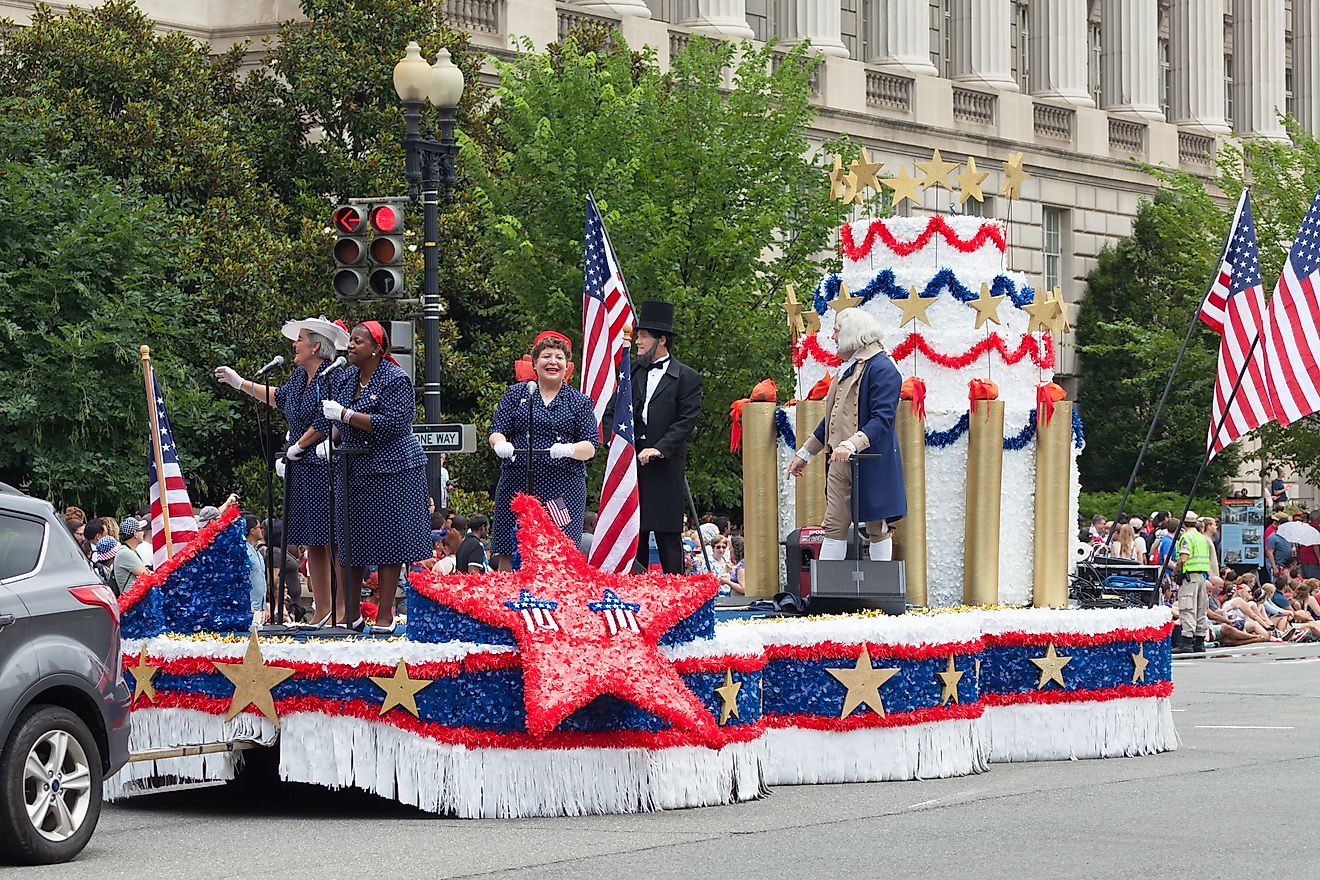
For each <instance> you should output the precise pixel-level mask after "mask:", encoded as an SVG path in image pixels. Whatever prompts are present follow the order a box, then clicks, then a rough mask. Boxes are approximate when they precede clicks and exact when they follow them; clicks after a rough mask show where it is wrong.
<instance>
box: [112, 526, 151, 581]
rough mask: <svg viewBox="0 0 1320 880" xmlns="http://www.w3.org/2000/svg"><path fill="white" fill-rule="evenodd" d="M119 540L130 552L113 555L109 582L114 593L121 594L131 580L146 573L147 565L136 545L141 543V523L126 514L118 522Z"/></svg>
mask: <svg viewBox="0 0 1320 880" xmlns="http://www.w3.org/2000/svg"><path fill="white" fill-rule="evenodd" d="M119 540H120V541H122V542H123V544H122V546H123V548H124V549H125V550H132V551H133V552H132V553H120V554H118V555H116V556H115V565H114V568H112V569H111V570H110V577H111V584H110V586H111V587H113V588H114V591H115V594H116V595H122V594H123V592H124V591H125V590H127V589H128V588H129V587H131V586H132V585H133V581H135V580H137V579H138V578H139V577H141V576H142V575H144V574H146V573H147V566H146V564H145V563H143V561H142V557H141V556H139V555H138V552H137V548H138V545H139V544H141V543H142V523H141V522H140V521H139V520H138V519H137V518H136V517H131V516H126V517H124V518H123V520H121V521H120V523H119Z"/></svg>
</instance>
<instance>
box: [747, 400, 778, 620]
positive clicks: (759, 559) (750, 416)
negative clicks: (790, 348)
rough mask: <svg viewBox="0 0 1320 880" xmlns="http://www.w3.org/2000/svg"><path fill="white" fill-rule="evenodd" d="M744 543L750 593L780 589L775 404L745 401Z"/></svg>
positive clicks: (750, 594)
mask: <svg viewBox="0 0 1320 880" xmlns="http://www.w3.org/2000/svg"><path fill="white" fill-rule="evenodd" d="M742 432H743V433H742V455H743V539H744V541H743V547H744V550H745V553H746V555H745V557H744V559H745V560H746V568H745V575H746V577H747V595H749V596H773V595H774V594H775V593H778V592H779V457H778V455H777V454H776V450H775V444H776V443H777V442H778V437H777V436H776V435H775V404H774V403H772V402H771V403H752V402H749V403H747V404H744V405H743V411H742Z"/></svg>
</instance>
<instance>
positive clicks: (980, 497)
mask: <svg viewBox="0 0 1320 880" xmlns="http://www.w3.org/2000/svg"><path fill="white" fill-rule="evenodd" d="M969 421H970V424H969V425H968V430H967V504H966V507H965V510H964V516H965V517H966V519H965V520H964V526H963V601H964V602H966V603H967V604H968V605H994V604H995V603H997V602H998V601H999V498H1000V490H1001V484H1002V482H1003V475H1004V471H1003V466H1004V402H1003V401H1002V400H978V401H976V402H975V404H974V405H973V406H972V411H971V415H970V416H969Z"/></svg>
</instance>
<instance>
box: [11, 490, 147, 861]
mask: <svg viewBox="0 0 1320 880" xmlns="http://www.w3.org/2000/svg"><path fill="white" fill-rule="evenodd" d="M128 712H129V691H128V688H127V687H126V686H125V684H124V675H123V668H122V665H121V663H120V657H119V603H118V601H117V600H116V598H115V595H114V593H113V592H112V591H111V590H110V588H109V587H107V586H106V585H105V584H104V583H102V582H101V581H100V579H99V578H97V577H96V575H95V574H94V573H93V572H92V569H91V566H90V565H89V564H88V562H87V560H86V559H84V558H83V555H82V552H81V551H80V550H79V548H78V545H77V544H76V543H75V542H74V540H73V537H72V536H71V535H70V534H69V531H68V528H67V527H66V526H65V525H64V521H63V520H62V519H60V518H59V517H57V516H56V514H55V511H54V509H53V508H52V507H51V506H50V505H49V504H47V503H46V502H45V501H39V500H37V499H34V498H29V497H28V496H26V495H23V494H21V493H19V492H17V491H15V490H13V489H10V488H9V487H7V486H4V485H3V484H0V744H3V745H2V746H0V748H3V751H2V752H0V858H3V859H5V860H6V861H9V862H12V863H14V864H23V865H36V864H48V863H51V862H63V861H67V860H69V859H71V858H73V857H74V856H76V855H78V853H79V852H81V851H82V848H83V847H84V846H86V845H87V841H88V839H89V838H90V837H91V836H92V831H94V830H95V828H96V822H97V820H98V819H99V818H100V815H101V782H102V780H103V779H105V778H106V777H107V776H109V775H112V774H114V773H115V772H117V771H118V770H119V768H120V767H122V766H123V765H124V764H125V762H127V760H128V732H129V725H128Z"/></svg>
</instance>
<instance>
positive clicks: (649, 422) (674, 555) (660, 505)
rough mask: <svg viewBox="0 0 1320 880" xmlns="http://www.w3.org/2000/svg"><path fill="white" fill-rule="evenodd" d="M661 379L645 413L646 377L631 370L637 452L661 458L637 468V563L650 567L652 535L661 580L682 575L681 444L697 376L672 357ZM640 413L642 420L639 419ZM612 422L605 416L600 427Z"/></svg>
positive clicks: (694, 405) (696, 400) (691, 420)
mask: <svg viewBox="0 0 1320 880" xmlns="http://www.w3.org/2000/svg"><path fill="white" fill-rule="evenodd" d="M663 369H664V375H663V376H662V377H661V378H660V381H659V384H658V385H656V389H655V394H654V395H653V396H652V397H651V404H650V407H649V408H647V407H646V406H645V403H646V380H647V375H648V373H649V372H650V370H649V369H648V368H645V367H642V366H640V365H637V366H634V367H633V372H632V387H633V418H634V420H635V426H636V435H637V440H636V442H637V451H638V452H639V453H640V452H641V451H642V450H644V449H655V450H657V451H659V453H660V455H661V456H662V457H661V458H656V459H652V460H651V462H650V463H649V464H645V465H642V464H640V463H639V465H638V467H637V493H638V499H639V501H640V503H641V535H640V536H639V538H638V542H637V561H638V563H640V564H641V566H642V568H645V567H646V566H647V564H648V563H649V562H650V546H649V544H650V542H649V541H648V538H649V536H650V534H651V533H652V532H654V533H655V543H656V550H657V551H658V552H659V555H660V565H661V567H662V568H663V569H664V570H665V572H666V573H667V574H682V573H683V572H684V569H685V566H684V563H683V539H682V532H683V510H684V507H685V505H686V502H687V484H686V482H685V476H686V473H687V441H688V436H689V435H690V434H691V433H692V427H693V425H695V424H696V423H697V416H698V415H700V413H701V374H700V373H698V372H697V371H696V370H694V369H692V368H691V367H689V366H687V365H686V364H682V363H679V361H678V359H677V358H675V357H674V356H673V355H670V356H669V363H668V364H667V365H665V367H664V368H663ZM643 412H645V413H646V415H647V418H646V419H643V416H642V414H643ZM610 424H612V420H611V419H610V418H609V417H608V416H607V418H606V420H605V425H606V426H607V427H608V426H609V425H610Z"/></svg>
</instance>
